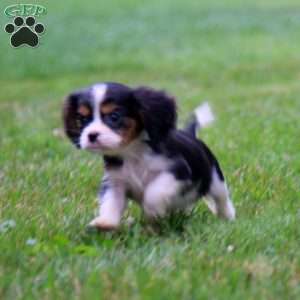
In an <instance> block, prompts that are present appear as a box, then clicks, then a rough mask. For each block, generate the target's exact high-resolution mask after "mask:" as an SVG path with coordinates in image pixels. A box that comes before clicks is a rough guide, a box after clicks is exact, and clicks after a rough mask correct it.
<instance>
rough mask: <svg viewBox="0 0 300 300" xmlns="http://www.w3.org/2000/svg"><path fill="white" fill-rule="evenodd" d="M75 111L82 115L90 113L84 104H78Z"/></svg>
mask: <svg viewBox="0 0 300 300" xmlns="http://www.w3.org/2000/svg"><path fill="white" fill-rule="evenodd" d="M77 112H78V113H79V114H80V115H82V116H84V117H88V116H90V115H91V110H90V109H89V108H88V107H87V106H86V105H80V106H79V107H78V110H77Z"/></svg>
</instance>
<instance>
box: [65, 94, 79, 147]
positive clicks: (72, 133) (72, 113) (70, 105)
mask: <svg viewBox="0 0 300 300" xmlns="http://www.w3.org/2000/svg"><path fill="white" fill-rule="evenodd" d="M79 96H80V94H79V93H72V94H70V95H69V96H68V97H67V98H66V99H65V103H64V107H63V123H64V130H65V134H66V135H67V137H68V138H69V139H70V140H71V141H72V142H73V143H74V144H75V145H76V147H78V148H80V145H79V138H80V132H81V128H80V124H79V122H78V120H77V109H78V103H79Z"/></svg>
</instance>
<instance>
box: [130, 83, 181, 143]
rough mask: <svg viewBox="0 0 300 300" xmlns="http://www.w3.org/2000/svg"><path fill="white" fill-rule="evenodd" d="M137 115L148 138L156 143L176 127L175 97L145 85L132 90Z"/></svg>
mask: <svg viewBox="0 0 300 300" xmlns="http://www.w3.org/2000/svg"><path fill="white" fill-rule="evenodd" d="M133 95H134V98H135V100H136V102H137V107H138V111H139V115H140V117H141V121H142V123H143V126H144V128H145V130H146V132H147V133H148V135H149V137H150V140H151V141H153V142H154V143H158V142H160V141H161V140H163V139H164V138H165V137H166V136H167V135H168V133H169V131H170V130H171V129H173V128H175V127H176V103H175V99H174V98H172V97H171V96H168V95H167V94H166V93H165V92H163V91H156V90H153V89H150V88H147V87H139V88H136V89H134V90H133Z"/></svg>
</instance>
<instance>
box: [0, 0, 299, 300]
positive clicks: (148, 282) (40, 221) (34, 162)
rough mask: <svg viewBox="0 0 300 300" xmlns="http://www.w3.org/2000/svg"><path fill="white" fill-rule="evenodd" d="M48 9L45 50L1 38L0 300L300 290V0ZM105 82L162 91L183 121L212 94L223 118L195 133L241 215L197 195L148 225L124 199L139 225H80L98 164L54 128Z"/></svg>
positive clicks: (275, 294) (82, 4) (89, 206)
mask: <svg viewBox="0 0 300 300" xmlns="http://www.w3.org/2000/svg"><path fill="white" fill-rule="evenodd" d="M39 3H40V4H44V5H45V6H46V7H47V8H48V14H47V16H45V17H43V18H41V19H40V21H42V22H44V23H45V24H46V30H47V32H46V34H45V35H44V36H43V37H42V39H41V45H40V47H39V48H37V49H29V48H26V47H25V48H20V49H17V50H15V49H12V48H11V47H10V46H9V37H8V36H7V34H6V33H5V32H4V31H3V30H1V31H0V39H1V43H0V53H1V56H0V66H1V71H0V86H1V89H0V124H1V129H0V298H1V299H73V298H75V299H79V298H80V299H299V297H300V252H299V246H300V229H299V228H300V227H299V220H300V205H299V200H300V199H299V184H300V178H299V174H300V157H299V150H300V148H299V131H300V125H299V111H300V99H299V94H300V86H299V79H300V71H299V70H300V57H299V53H300V45H299V32H300V5H299V1H296V0H288V1H283V0H280V1H276V2H275V1H271V0H264V1H259V0H254V1H247V2H246V1H242V0H231V1H226V0H222V1H215V2H212V1H207V0H205V1H201V3H200V1H196V0H195V1H192V0H189V1H184V2H183V1H180V0H172V1H171V0H166V1H160V0H153V1H151V2H150V1H138V0H126V1H122V2H121V1H120V3H119V4H117V3H116V2H114V1H101V3H100V2H99V1H96V0H93V1H79V0H75V1H39ZM9 4H11V2H10V1H7V0H3V1H1V7H0V9H4V8H5V7H6V5H9ZM8 21H9V20H8V19H7V18H5V17H4V15H3V16H2V18H1V21H0V25H1V26H2V27H3V26H4V25H5V23H7V22H8ZM105 80H113V81H120V82H124V83H127V84H130V85H133V86H136V85H139V84H145V85H149V86H153V87H157V88H162V89H166V90H167V91H169V92H170V93H171V94H173V95H176V97H177V100H178V105H179V107H180V109H179V113H180V124H183V122H184V121H185V120H186V119H188V116H189V113H190V112H191V110H192V109H193V108H194V107H196V106H197V105H198V104H199V103H200V102H201V101H203V100H204V99H208V100H209V101H210V103H211V104H212V106H213V107H214V110H215V111H216V114H217V116H218V119H217V122H216V123H215V125H214V126H213V127H212V128H210V129H207V130H206V131H203V132H201V136H202V138H203V139H204V140H205V141H206V142H207V143H208V144H209V145H210V147H211V148H212V149H213V150H214V152H215V153H216V154H217V156H218V158H219V160H220V162H221V164H222V166H223V169H224V171H225V174H226V177H227V179H228V182H229V186H230V189H231V193H232V198H233V200H234V203H235V205H236V208H237V213H238V218H237V220H236V222H234V223H226V222H223V221H220V220H218V219H216V218H214V217H213V216H212V215H211V214H210V213H209V212H208V210H207V208H206V207H205V205H203V204H202V203H200V204H199V206H198V207H197V209H196V212H195V213H194V214H193V215H192V216H191V218H189V219H187V220H185V222H183V225H182V226H183V228H178V226H177V225H176V224H175V223H174V224H173V223H172V224H169V225H168V226H166V228H165V230H164V231H163V232H162V233H161V234H155V233H153V232H149V231H148V230H147V228H146V227H145V226H144V225H143V223H142V222H141V220H140V212H139V209H138V208H136V207H135V206H131V207H130V209H129V213H128V215H131V216H134V217H135V219H136V222H135V223H134V225H133V226H132V227H129V226H128V225H126V223H124V226H123V227H122V229H121V231H120V232H119V233H117V234H98V235H97V234H88V233H87V232H86V231H85V225H86V224H87V222H88V221H89V220H90V219H91V218H92V217H93V216H94V213H95V210H96V207H97V202H96V198H95V195H96V190H97V188H98V184H99V181H100V177H101V173H102V163H101V159H100V158H99V157H96V156H93V155H91V154H88V153H84V152H80V151H77V150H75V149H74V148H73V147H72V145H71V144H70V143H69V142H68V141H67V140H66V139H64V138H61V137H60V136H59V135H57V128H60V127H61V126H62V124H61V106H62V100H63V98H64V96H65V95H66V94H67V93H69V92H70V91H72V90H74V89H76V88H79V87H84V86H87V85H89V84H91V83H94V82H99V81H105ZM178 229H181V230H178Z"/></svg>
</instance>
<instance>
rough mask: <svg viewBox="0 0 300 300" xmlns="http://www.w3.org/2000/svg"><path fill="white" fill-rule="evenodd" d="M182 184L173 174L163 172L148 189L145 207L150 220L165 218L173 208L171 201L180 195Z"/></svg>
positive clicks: (144, 202)
mask: <svg viewBox="0 0 300 300" xmlns="http://www.w3.org/2000/svg"><path fill="white" fill-rule="evenodd" d="M181 187H182V183H181V182H180V181H179V180H177V179H176V178H175V177H174V175H173V174H171V173H169V172H163V173H161V174H160V175H159V176H157V177H156V178H155V179H154V180H153V181H152V182H151V183H150V184H149V185H148V186H147V188H146V191H145V195H144V201H143V207H144V212H145V214H146V216H147V217H148V218H155V217H163V216H165V215H166V214H167V213H168V210H169V209H171V208H172V203H171V201H172V200H173V199H174V198H175V197H176V196H177V195H178V193H179V192H180V189H181Z"/></svg>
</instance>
